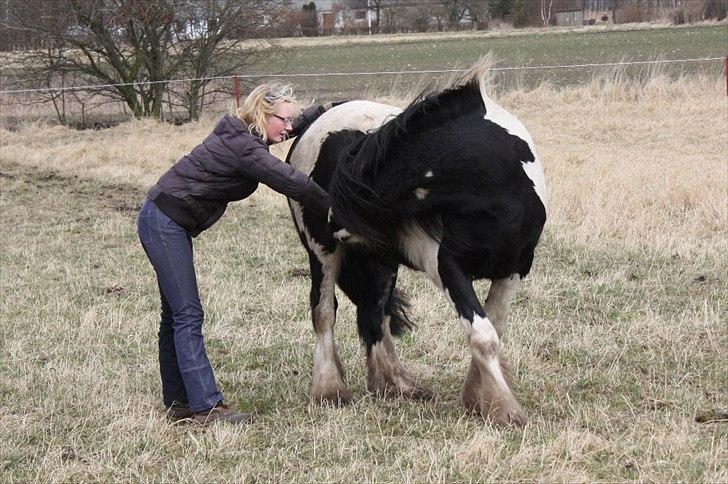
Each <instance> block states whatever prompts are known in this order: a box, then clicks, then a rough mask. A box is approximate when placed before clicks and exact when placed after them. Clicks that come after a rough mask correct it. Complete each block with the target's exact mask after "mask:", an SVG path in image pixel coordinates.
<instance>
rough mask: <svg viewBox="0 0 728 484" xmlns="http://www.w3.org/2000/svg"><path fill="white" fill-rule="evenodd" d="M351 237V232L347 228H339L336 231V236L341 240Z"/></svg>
mask: <svg viewBox="0 0 728 484" xmlns="http://www.w3.org/2000/svg"><path fill="white" fill-rule="evenodd" d="M349 237H351V234H350V233H349V231H348V230H346V229H341V230H337V231H336V232H334V238H335V239H336V240H338V241H339V242H344V241H346V239H348V238H349Z"/></svg>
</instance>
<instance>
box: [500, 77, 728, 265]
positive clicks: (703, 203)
mask: <svg viewBox="0 0 728 484" xmlns="http://www.w3.org/2000/svg"><path fill="white" fill-rule="evenodd" d="M718 79H719V78H718ZM718 79H716V78H706V77H700V78H693V79H688V78H681V79H678V80H671V79H669V78H667V77H666V76H663V75H660V73H659V72H656V73H653V75H651V76H648V77H646V78H644V79H643V80H642V81H628V80H626V79H625V78H624V77H623V76H622V75H621V74H620V71H619V70H612V71H610V72H607V73H603V74H601V75H599V76H596V77H595V78H594V79H593V80H592V81H591V82H590V83H589V84H587V85H585V86H581V87H576V88H571V89H568V90H564V91H560V92H555V91H554V90H553V89H551V88H549V87H548V86H542V87H541V88H539V89H536V90H533V91H530V92H511V93H506V94H504V95H503V96H502V97H501V99H500V101H501V103H502V104H503V105H504V106H508V107H510V108H511V109H513V110H514V111H516V112H517V113H518V114H519V115H520V117H521V118H522V119H523V121H524V122H525V123H526V125H527V126H528V127H529V129H531V131H532V134H533V136H534V139H535V140H536V143H537V148H538V149H539V150H540V156H541V157H542V159H543V161H544V165H545V170H546V176H547V181H548V184H549V191H550V197H551V200H552V203H551V207H550V222H549V224H550V226H551V228H552V230H554V231H556V232H558V233H569V234H570V237H573V238H574V239H575V240H579V241H580V242H582V243H584V244H588V245H591V246H594V244H597V245H600V244H612V243H618V244H623V245H626V246H629V247H637V246H649V247H651V248H654V249H658V250H660V251H664V252H668V253H673V254H680V255H689V254H693V253H695V251H702V250H704V249H705V248H706V247H713V249H712V250H715V251H724V250H725V249H726V240H727V238H726V228H727V225H726V222H727V218H726V217H727V216H728V197H726V193H728V170H727V169H728V159H726V155H725V146H726V131H725V126H726V123H727V122H728V119H727V118H726V111H725V103H726V100H725V92H724V91H725V86H724V85H723V82H721V80H718Z"/></svg>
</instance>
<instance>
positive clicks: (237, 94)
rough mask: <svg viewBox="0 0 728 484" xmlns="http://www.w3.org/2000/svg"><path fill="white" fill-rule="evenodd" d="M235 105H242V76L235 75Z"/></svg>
mask: <svg viewBox="0 0 728 484" xmlns="http://www.w3.org/2000/svg"><path fill="white" fill-rule="evenodd" d="M235 107H238V108H239V107H240V78H239V77H238V76H235Z"/></svg>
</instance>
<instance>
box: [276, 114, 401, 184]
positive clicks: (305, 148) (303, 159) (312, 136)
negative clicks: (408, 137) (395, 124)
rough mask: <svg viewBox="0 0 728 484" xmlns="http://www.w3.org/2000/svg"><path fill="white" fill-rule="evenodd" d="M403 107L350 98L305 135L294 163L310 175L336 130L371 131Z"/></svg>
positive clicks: (322, 117) (315, 124) (293, 157)
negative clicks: (327, 140) (326, 141)
mask: <svg viewBox="0 0 728 484" xmlns="http://www.w3.org/2000/svg"><path fill="white" fill-rule="evenodd" d="M401 112H402V110H401V109H399V108H396V107H394V106H387V105H386V104H380V103H375V102H371V101H350V102H348V103H344V104H340V105H338V106H336V107H334V108H331V109H329V110H328V111H326V112H325V113H323V114H322V115H321V116H320V117H319V118H318V119H317V120H316V122H315V123H313V124H312V125H311V126H310V127H309V128H308V130H306V132H305V133H304V134H303V136H301V139H299V140H298V143H297V144H296V149H295V151H294V152H293V153H292V154H291V158H290V160H289V161H290V162H291V165H292V166H293V167H294V168H296V169H297V170H299V171H302V172H304V173H305V174H307V175H310V174H311V172H312V171H313V168H314V166H315V165H316V160H317V159H318V156H319V152H320V151H321V145H322V144H323V142H324V140H325V139H326V137H327V136H328V135H329V134H331V133H334V132H336V131H342V130H345V129H353V130H357V131H363V132H367V131H370V130H372V129H376V128H379V127H380V126H381V125H383V124H384V123H386V122H387V121H389V120H390V119H391V118H393V117H395V116H397V115H398V114H399V113H401Z"/></svg>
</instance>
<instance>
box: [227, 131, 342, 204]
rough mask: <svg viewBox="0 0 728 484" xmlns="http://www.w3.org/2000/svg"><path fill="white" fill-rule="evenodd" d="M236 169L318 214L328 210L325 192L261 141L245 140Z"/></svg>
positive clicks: (327, 197)
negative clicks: (245, 147)
mask: <svg viewBox="0 0 728 484" xmlns="http://www.w3.org/2000/svg"><path fill="white" fill-rule="evenodd" d="M239 168H240V173H241V174H242V175H243V176H245V177H246V178H250V179H252V180H255V181H258V182H260V183H263V184H264V185H267V186H269V187H270V188H272V189H273V190H275V191H276V192H278V193H281V194H283V195H285V196H287V197H289V198H292V199H294V200H296V201H297V202H300V203H301V204H302V205H303V206H304V207H306V208H309V209H311V210H313V211H315V212H318V213H320V214H324V215H325V214H328V210H329V205H330V203H329V196H328V194H327V193H326V192H325V191H324V190H323V189H322V188H321V187H320V186H318V184H317V183H316V182H315V181H313V180H312V179H311V178H309V177H308V176H306V175H305V174H304V173H303V172H301V171H298V170H296V169H295V168H293V167H292V166H291V165H289V164H288V163H284V162H282V161H281V160H279V159H278V158H276V157H275V156H273V155H271V154H270V152H269V151H268V150H267V149H266V148H265V147H264V146H263V145H262V144H257V143H249V145H248V149H247V150H246V151H244V152H243V154H242V156H241V158H240V162H239Z"/></svg>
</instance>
